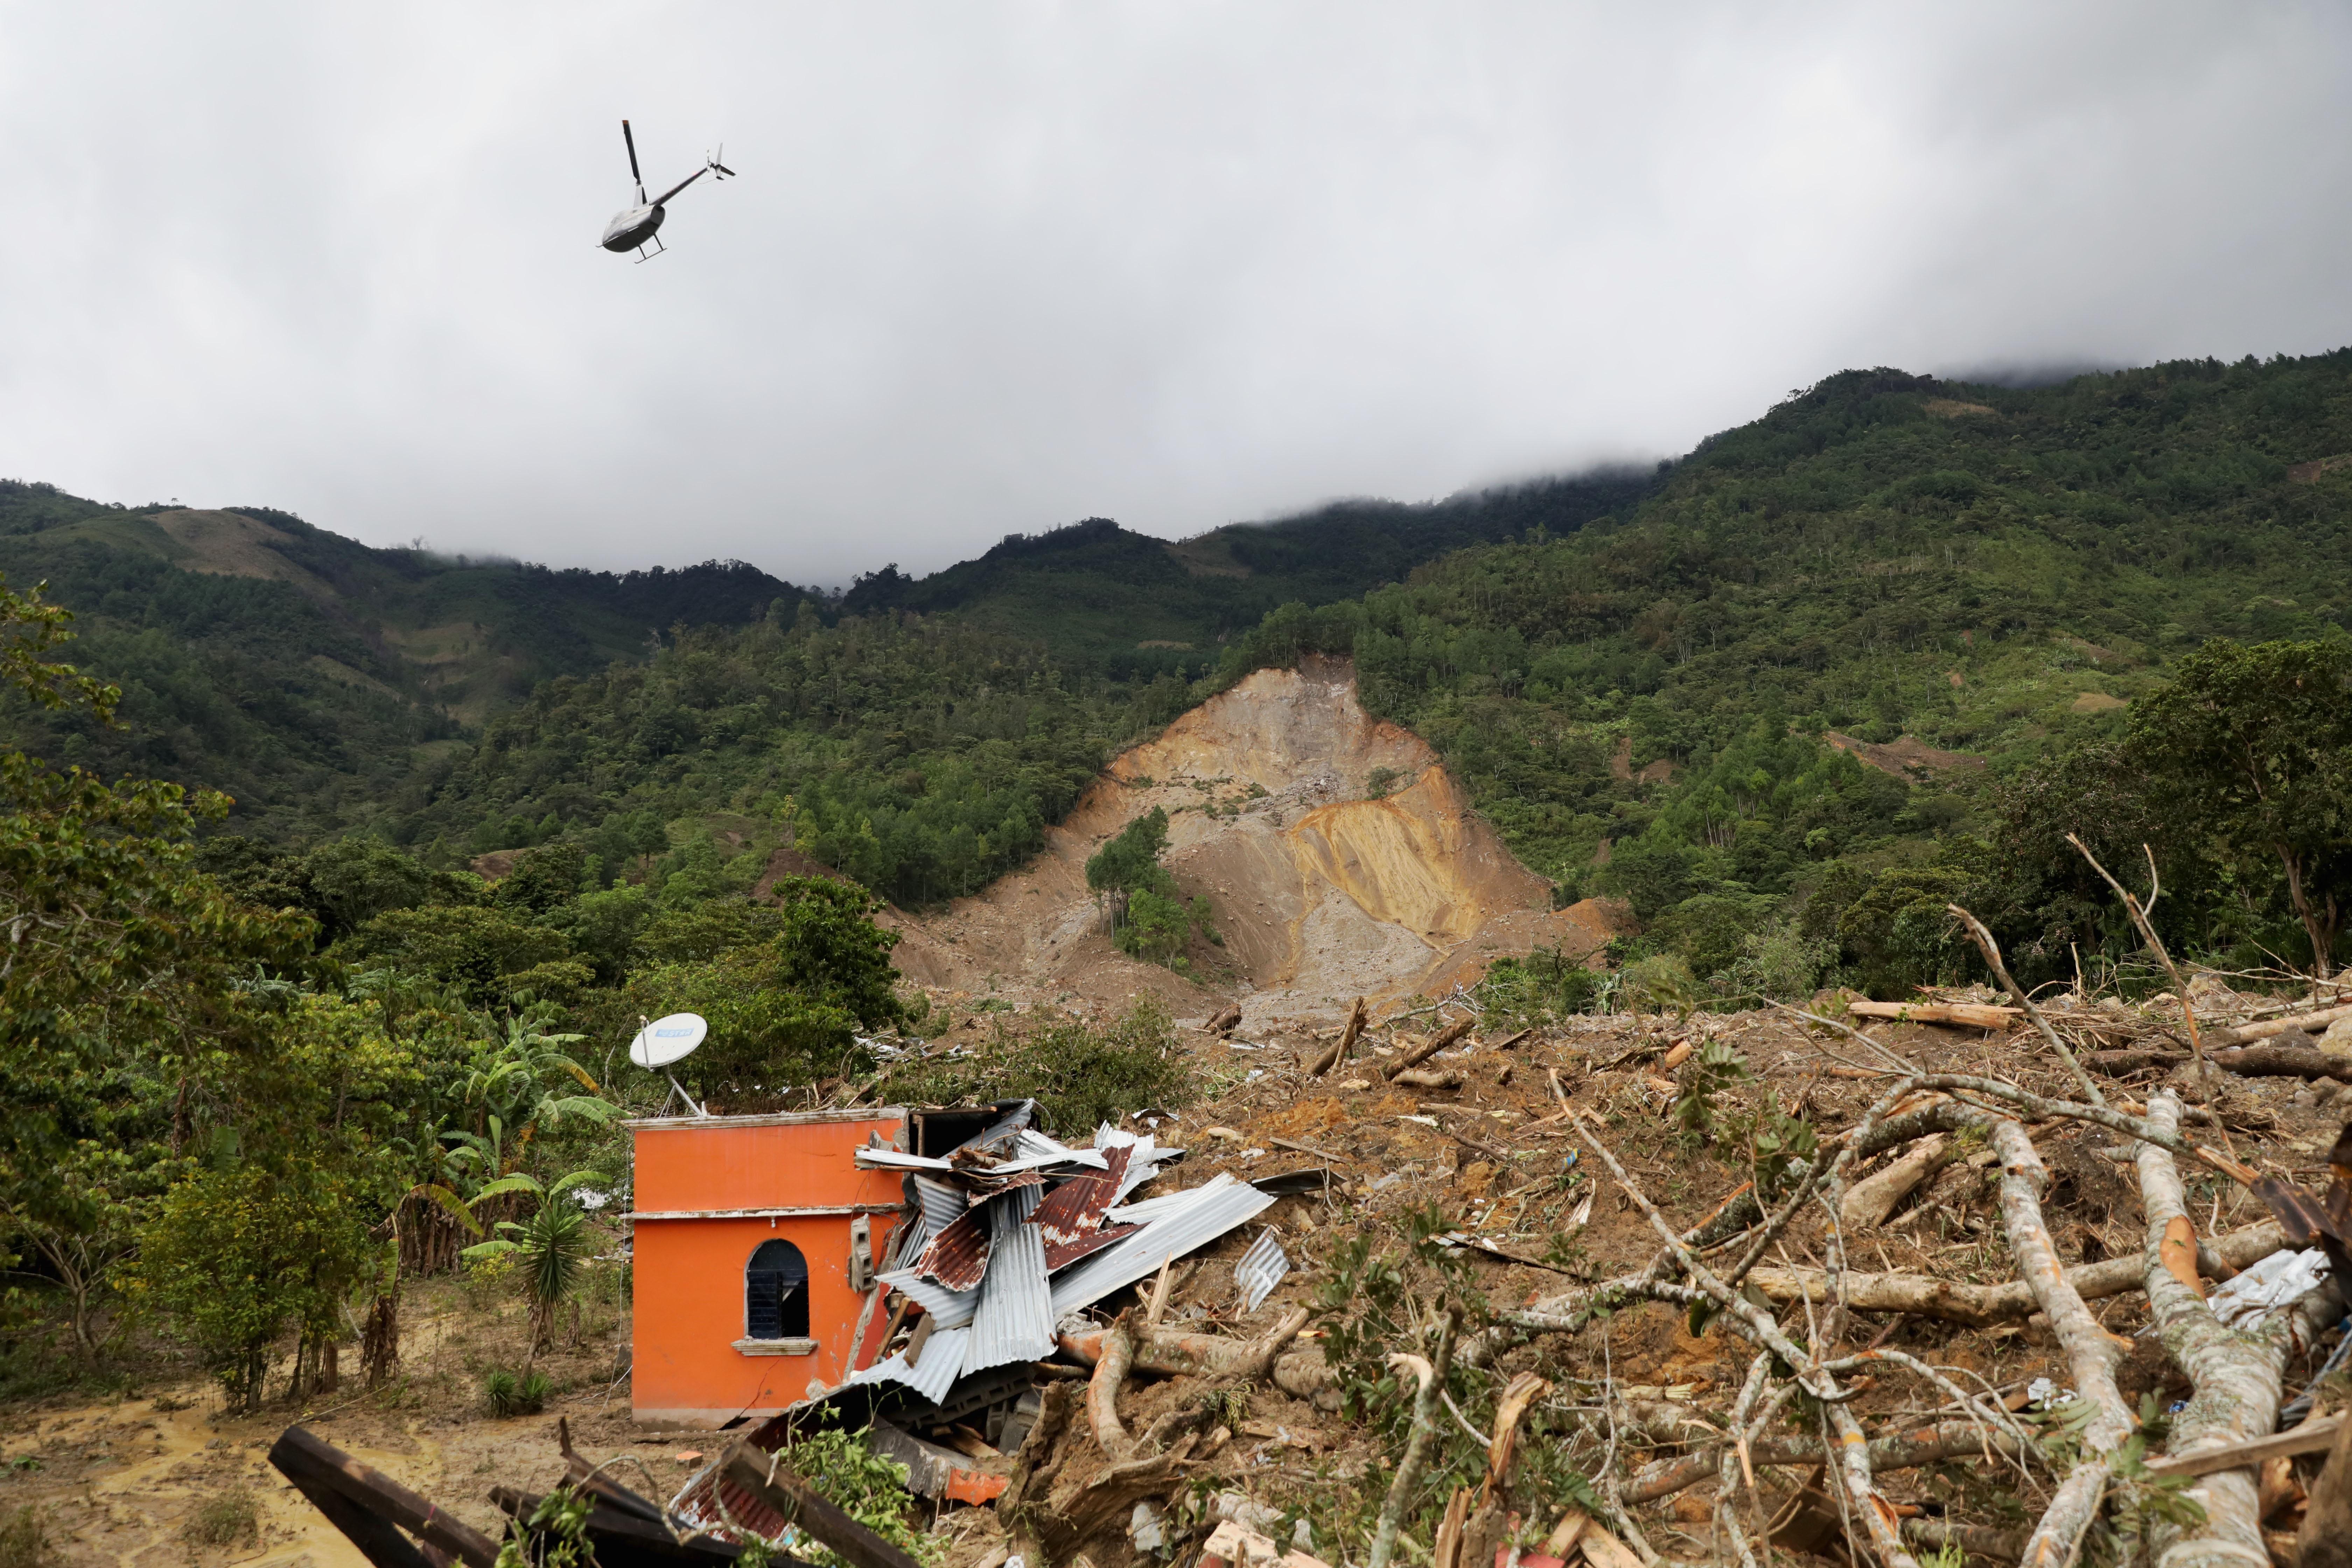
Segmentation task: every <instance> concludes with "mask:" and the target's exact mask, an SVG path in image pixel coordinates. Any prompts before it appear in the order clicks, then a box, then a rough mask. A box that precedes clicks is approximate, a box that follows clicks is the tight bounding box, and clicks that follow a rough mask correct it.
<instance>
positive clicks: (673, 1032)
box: [654, 1029, 694, 1040]
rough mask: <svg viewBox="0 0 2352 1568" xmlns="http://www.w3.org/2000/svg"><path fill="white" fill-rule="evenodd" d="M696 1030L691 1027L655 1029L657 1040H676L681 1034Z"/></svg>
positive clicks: (688, 1033)
mask: <svg viewBox="0 0 2352 1568" xmlns="http://www.w3.org/2000/svg"><path fill="white" fill-rule="evenodd" d="M693 1032H694V1031H693V1030H691V1029H656V1030H655V1031H654V1038H656V1039H657V1040H674V1039H676V1038H677V1037H679V1036H680V1035H690V1034H692V1033H693Z"/></svg>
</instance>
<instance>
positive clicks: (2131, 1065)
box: [2083, 1046, 2190, 1074]
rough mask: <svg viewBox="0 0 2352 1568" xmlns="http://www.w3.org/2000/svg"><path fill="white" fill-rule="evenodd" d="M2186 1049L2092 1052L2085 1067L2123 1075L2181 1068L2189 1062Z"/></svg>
mask: <svg viewBox="0 0 2352 1568" xmlns="http://www.w3.org/2000/svg"><path fill="white" fill-rule="evenodd" d="M2189 1059H2190V1058H2189V1052H2188V1051H2187V1050H2186V1049H2179V1050H2176V1049H2174V1048H2173V1047H2169V1046H2143V1047H2129V1048H2126V1049H2122V1050H2113V1051H2092V1052H2089V1053H2088V1054H2086V1055H2085V1056H2084V1058H2083V1065H2084V1067H2086V1068H2091V1069H2092V1070H2093V1071H2095V1072H2103V1073H2110V1074H2121V1073H2127V1072H2139V1071H2141V1070H2142V1069H2144V1068H2172V1067H2179V1065H2180V1064H2181V1063H2182V1062H2185V1061H2188V1060H2189Z"/></svg>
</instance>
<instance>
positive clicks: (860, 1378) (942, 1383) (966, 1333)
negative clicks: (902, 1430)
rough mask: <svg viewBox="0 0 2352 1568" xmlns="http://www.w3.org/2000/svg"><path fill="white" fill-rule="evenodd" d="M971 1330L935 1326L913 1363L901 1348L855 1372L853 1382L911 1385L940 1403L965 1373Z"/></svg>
mask: <svg viewBox="0 0 2352 1568" xmlns="http://www.w3.org/2000/svg"><path fill="white" fill-rule="evenodd" d="M971 1336H972V1331H971V1328H969V1327H965V1328H960V1329H949V1328H935V1329H933V1330H932V1331H931V1337H930V1339H929V1341H928V1342H925V1344H924V1345H923V1354H922V1359H921V1360H919V1361H918V1362H917V1363H915V1364H914V1365H913V1366H908V1364H907V1352H904V1351H900V1352H898V1354H896V1355H893V1356H891V1357H889V1358H888V1359H887V1360H885V1361H880V1362H877V1363H875V1364H873V1365H872V1366H869V1367H867V1368H866V1370H865V1371H863V1372H860V1373H854V1374H853V1375H852V1376H851V1377H850V1380H849V1381H850V1382H852V1383H903V1384H906V1385H907V1386H908V1388H911V1389H913V1390H914V1391H915V1392H916V1393H918V1394H921V1395H922V1396H923V1397H924V1398H925V1399H928V1400H929V1401H930V1402H931V1403H932V1404H934V1405H937V1404H938V1403H939V1402H940V1400H942V1399H945V1398H946V1397H947V1396H948V1390H949V1389H950V1388H951V1387H953V1386H954V1385H955V1380H956V1379H957V1378H959V1377H961V1376H962V1375H963V1371H964V1367H963V1363H964V1358H965V1356H967V1355H968V1354H970V1353H971Z"/></svg>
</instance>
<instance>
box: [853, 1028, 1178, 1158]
mask: <svg viewBox="0 0 2352 1568" xmlns="http://www.w3.org/2000/svg"><path fill="white" fill-rule="evenodd" d="M879 1088H880V1092H881V1093H883V1094H885V1095H887V1096H888V1097H890V1098H892V1099H893V1100H902V1101H908V1102H912V1103H918V1104H937V1105H948V1104H954V1103H957V1102H959V1101H962V1102H973V1103H983V1104H984V1103H988V1102H992V1101H994V1100H1011V1099H1017V1098H1024V1097H1029V1096H1034V1097H1035V1099H1036V1100H1037V1101H1038V1109H1039V1110H1041V1111H1042V1112H1043V1113H1044V1117H1045V1124H1046V1126H1047V1127H1049V1128H1051V1129H1052V1130H1054V1131H1055V1132H1058V1133H1059V1134H1061V1135H1062V1136H1063V1137H1066V1138H1083V1137H1085V1136H1087V1134H1089V1133H1091V1132H1092V1131H1094V1129H1095V1128H1096V1127H1097V1125H1098V1124H1100V1123H1102V1122H1105V1121H1109V1122H1114V1123H1116V1122H1118V1121H1121V1120H1123V1119H1124V1118H1125V1117H1126V1116H1127V1114H1128V1113H1129V1111H1134V1110H1151V1109H1160V1110H1181V1109H1182V1108H1183V1107H1185V1106H1186V1105H1189V1104H1191V1103H1192V1100H1193V1098H1194V1094H1195V1086H1194V1083H1193V1079H1192V1073H1191V1072H1190V1071H1189V1070H1187V1068H1186V1067H1185V1063H1184V1060H1183V1058H1182V1057H1181V1055H1180V1054H1179V1052H1178V1049H1177V1045H1176V1026H1175V1022H1174V1020H1173V1019H1172V1018H1171V1016H1169V1012H1168V1008H1167V1005H1165V1004H1164V1003H1162V1002H1160V1000H1159V999H1158V998H1156V997H1151V996H1146V997H1143V998H1142V999H1140V1000H1139V1001H1138V1002H1137V1003H1136V1004H1135V1005H1134V1006H1133V1007H1132V1008H1130V1009H1129V1011H1128V1012H1127V1013H1126V1014H1125V1015H1124V1016H1121V1017H1119V1018H1118V1019H1117V1020H1116V1021H1114V1022H1113V1023H1112V1024H1111V1025H1110V1026H1108V1028H1104V1029H1095V1028H1092V1027H1090V1026H1087V1024H1085V1023H1082V1022H1080V1021H1079V1020H1077V1019H1075V1018H1056V1019H1054V1020H1053V1021H1051V1022H1049V1023H1047V1024H1045V1026H1042V1027H1038V1028H1035V1029H1033V1030H1032V1032H1030V1033H1029V1034H1027V1035H1025V1036H1024V1035H1020V1034H1017V1033H1015V1032H1014V1031H1013V1029H1012V1028H1011V1027H1009V1026H1006V1025H1005V1024H1003V1023H1002V1022H1000V1023H999V1024H998V1026H997V1030H996V1034H995V1037H994V1038H992V1040H991V1041H989V1042H988V1044H986V1045H985V1046H983V1047H982V1048H981V1049H980V1050H979V1051H977V1052H975V1053H974V1054H972V1055H971V1056H969V1057H938V1058H918V1059H915V1060H913V1061H910V1062H907V1063H903V1064H901V1065H899V1066H898V1067H896V1068H893V1069H892V1070H891V1071H890V1072H889V1073H888V1074H887V1075H886V1076H885V1077H884V1078H883V1079H882V1080H881V1084H880V1086H879Z"/></svg>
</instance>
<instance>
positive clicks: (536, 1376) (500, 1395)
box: [482, 1370, 555, 1420]
mask: <svg viewBox="0 0 2352 1568" xmlns="http://www.w3.org/2000/svg"><path fill="white" fill-rule="evenodd" d="M554 1392H555V1384H553V1383H552V1382H551V1380H550V1379H549V1378H548V1375H547V1373H543V1372H539V1371H536V1370H528V1371H524V1372H521V1373H512V1372H507V1371H504V1370H500V1371H498V1372H493V1373H489V1374H488V1375H487V1376H485V1377H484V1378H483V1379H482V1398H483V1400H484V1402H486V1403H487V1404H488V1405H489V1407H490V1414H491V1415H495V1416H498V1417H499V1419H500V1420H504V1419H506V1418H507V1417H508V1416H510V1415H538V1414H539V1413H540V1412H541V1410H543V1409H545V1408H546V1406H547V1399H548V1395H550V1394H553V1393H554Z"/></svg>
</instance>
